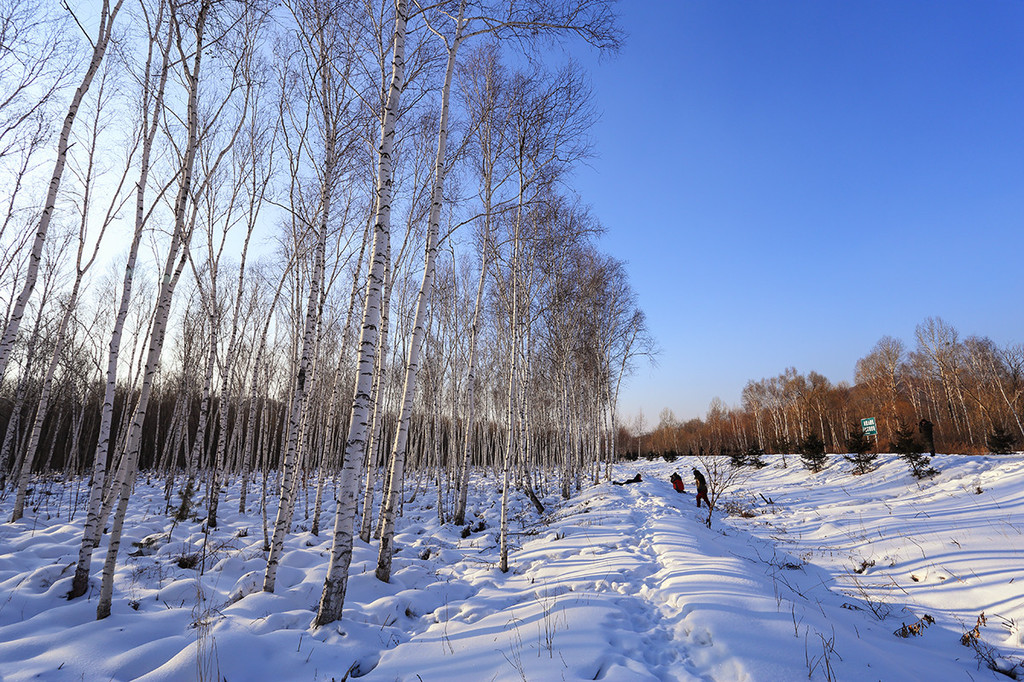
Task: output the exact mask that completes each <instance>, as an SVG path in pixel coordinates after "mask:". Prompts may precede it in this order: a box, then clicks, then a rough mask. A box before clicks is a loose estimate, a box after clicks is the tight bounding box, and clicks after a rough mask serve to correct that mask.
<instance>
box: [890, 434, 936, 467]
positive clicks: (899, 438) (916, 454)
mask: <svg viewBox="0 0 1024 682" xmlns="http://www.w3.org/2000/svg"><path fill="white" fill-rule="evenodd" d="M889 446H890V447H891V448H892V451H893V452H895V453H896V454H897V455H899V456H900V459H902V460H903V461H904V462H906V463H907V465H908V466H909V467H910V473H911V475H912V476H913V477H914V478H916V479H922V478H927V477H929V476H934V475H935V474H937V473H939V472H938V471H936V470H935V469H934V468H933V467H932V466H931V461H932V458H931V457H929V456H927V455H924V454H921V453H923V452H924V447H922V446H921V444H920V443H918V442H917V439H916V438H915V437H914V431H913V430H912V429H911V428H910V427H909V426H908V427H902V426H901V427H899V428H897V429H896V438H895V440H893V441H892V442H890V443H889Z"/></svg>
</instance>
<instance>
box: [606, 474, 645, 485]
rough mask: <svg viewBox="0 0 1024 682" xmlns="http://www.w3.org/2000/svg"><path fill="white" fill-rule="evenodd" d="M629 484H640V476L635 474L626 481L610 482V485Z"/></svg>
mask: <svg viewBox="0 0 1024 682" xmlns="http://www.w3.org/2000/svg"><path fill="white" fill-rule="evenodd" d="M630 483H640V474H637V475H636V476H634V477H633V478H631V479H629V480H628V481H612V485H629V484H630Z"/></svg>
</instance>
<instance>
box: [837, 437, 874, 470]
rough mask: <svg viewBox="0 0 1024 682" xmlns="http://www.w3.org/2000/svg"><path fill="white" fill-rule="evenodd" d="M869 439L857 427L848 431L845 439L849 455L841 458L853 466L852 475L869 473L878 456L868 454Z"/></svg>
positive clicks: (871, 453) (869, 448)
mask: <svg viewBox="0 0 1024 682" xmlns="http://www.w3.org/2000/svg"><path fill="white" fill-rule="evenodd" d="M871 445H872V443H871V439H870V438H868V437H867V436H866V435H864V430H863V429H862V428H860V427H859V426H854V427H853V428H852V429H850V433H849V436H848V437H847V438H846V449H847V450H849V451H850V454H848V455H843V458H844V459H846V461H847V462H852V463H853V465H854V473H857V474H866V473H867V472H869V471H871V467H872V465H874V462H875V460H876V459H877V458H878V455H877V454H875V453H873V452H869V451H870V450H871Z"/></svg>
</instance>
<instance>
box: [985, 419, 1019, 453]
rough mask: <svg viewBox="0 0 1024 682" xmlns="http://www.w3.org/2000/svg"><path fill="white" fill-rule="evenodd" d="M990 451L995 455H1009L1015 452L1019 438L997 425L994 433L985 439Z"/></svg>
mask: <svg viewBox="0 0 1024 682" xmlns="http://www.w3.org/2000/svg"><path fill="white" fill-rule="evenodd" d="M985 443H986V444H987V445H988V451H989V452H991V453H992V454H993V455H1008V454H1010V453H1011V452H1013V446H1014V445H1016V444H1017V437H1016V436H1015V435H1013V434H1012V433H1010V432H1009V431H1007V430H1006V429H1004V428H1003V426H1002V424H997V425H996V427H995V428H994V429H992V433H990V434H988V435H987V436H986V437H985Z"/></svg>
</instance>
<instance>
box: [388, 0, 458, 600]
mask: <svg viewBox="0 0 1024 682" xmlns="http://www.w3.org/2000/svg"><path fill="white" fill-rule="evenodd" d="M464 5H465V3H464V2H463V3H461V5H460V8H459V17H458V19H456V26H455V37H454V39H453V41H452V44H451V45H450V46H449V49H448V64H447V67H446V69H445V74H444V86H443V87H442V90H441V120H440V123H439V125H438V133H437V157H436V158H435V159H434V183H433V188H432V190H431V195H430V217H429V222H428V225H427V245H426V254H425V257H424V265H423V282H422V283H421V285H420V291H419V294H418V295H417V297H416V317H415V322H414V324H413V328H412V333H411V338H410V340H409V356H408V359H407V361H406V364H405V384H404V389H403V391H402V403H401V411H400V412H399V417H398V428H397V432H396V433H395V445H394V449H393V450H392V452H391V467H392V468H391V476H390V478H389V480H390V489H389V490H388V491H387V494H386V496H385V498H384V499H385V502H384V505H383V506H382V508H381V516H382V517H383V519H384V523H383V527H382V529H381V536H380V550H379V552H378V554H377V570H376V576H377V579H378V580H381V581H383V582H388V581H389V580H391V560H392V558H393V557H394V537H395V513H396V511H397V507H398V502H399V499H400V497H401V495H402V489H401V487H400V484H401V482H402V480H403V479H404V478H405V471H404V470H405V459H406V444H407V439H408V436H409V420H410V418H411V416H412V402H413V397H414V395H415V393H416V379H417V377H418V374H419V368H420V352H421V349H422V347H423V339H424V337H425V335H426V326H425V321H426V317H427V303H428V301H429V300H430V295H431V292H432V291H433V286H434V270H435V266H436V263H437V246H438V244H437V242H438V231H439V225H440V222H441V203H442V200H443V192H444V179H445V175H446V172H447V166H446V163H445V157H446V155H447V149H448V100H449V95H450V93H451V85H452V75H453V74H454V72H455V58H456V56H457V55H458V50H459V46H460V45H461V44H462V30H463V28H464V23H463V19H462V8H463V6H464Z"/></svg>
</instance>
